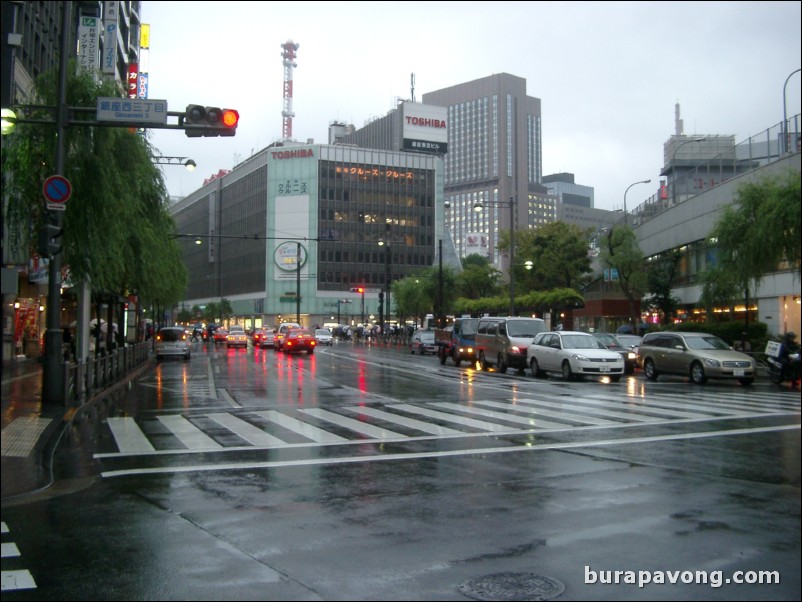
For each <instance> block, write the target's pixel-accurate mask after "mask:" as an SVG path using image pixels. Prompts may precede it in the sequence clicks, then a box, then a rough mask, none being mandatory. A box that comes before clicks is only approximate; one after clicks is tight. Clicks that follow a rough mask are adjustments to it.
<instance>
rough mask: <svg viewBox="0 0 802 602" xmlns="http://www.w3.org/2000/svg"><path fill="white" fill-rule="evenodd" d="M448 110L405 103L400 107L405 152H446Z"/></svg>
mask: <svg viewBox="0 0 802 602" xmlns="http://www.w3.org/2000/svg"><path fill="white" fill-rule="evenodd" d="M447 119H448V108H447V107H438V106H435V105H424V104H419V103H414V102H405V103H403V105H402V106H401V138H402V140H403V149H404V150H405V151H415V152H421V153H434V154H438V155H443V154H445V153H447V152H448V123H447Z"/></svg>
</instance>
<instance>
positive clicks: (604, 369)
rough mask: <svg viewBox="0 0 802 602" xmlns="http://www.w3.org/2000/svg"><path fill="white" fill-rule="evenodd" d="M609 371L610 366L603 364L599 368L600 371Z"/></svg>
mask: <svg viewBox="0 0 802 602" xmlns="http://www.w3.org/2000/svg"><path fill="white" fill-rule="evenodd" d="M609 371H610V366H602V367H601V368H599V372H609Z"/></svg>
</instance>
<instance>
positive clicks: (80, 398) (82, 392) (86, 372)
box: [64, 341, 153, 406]
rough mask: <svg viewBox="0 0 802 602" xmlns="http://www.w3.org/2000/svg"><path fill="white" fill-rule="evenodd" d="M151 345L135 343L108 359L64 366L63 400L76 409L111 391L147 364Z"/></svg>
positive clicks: (65, 364) (102, 356)
mask: <svg viewBox="0 0 802 602" xmlns="http://www.w3.org/2000/svg"><path fill="white" fill-rule="evenodd" d="M152 347H153V346H152V345H151V343H150V341H147V342H142V343H135V344H133V345H127V346H125V347H122V348H119V349H116V350H114V351H113V352H111V353H109V354H105V355H98V356H96V357H90V358H89V359H87V360H85V361H84V360H79V361H77V362H64V393H65V395H64V399H65V400H66V404H67V405H68V406H77V405H81V404H83V403H85V402H86V401H87V400H88V399H91V398H92V397H93V396H94V395H95V394H97V393H99V392H101V391H103V390H104V389H107V388H109V387H111V386H112V385H114V384H116V383H118V382H120V381H121V380H123V379H124V378H125V377H126V376H128V375H129V374H130V373H131V372H132V371H133V370H134V369H136V368H138V367H139V366H141V365H142V364H144V363H145V362H147V361H148V358H149V357H150V351H151V349H152Z"/></svg>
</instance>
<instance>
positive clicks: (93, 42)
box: [78, 17, 99, 71]
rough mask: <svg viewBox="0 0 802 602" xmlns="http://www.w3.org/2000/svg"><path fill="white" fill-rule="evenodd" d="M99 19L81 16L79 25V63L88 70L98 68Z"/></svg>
mask: <svg viewBox="0 0 802 602" xmlns="http://www.w3.org/2000/svg"><path fill="white" fill-rule="evenodd" d="M98 36H99V32H98V19H97V17H81V23H80V24H79V25H78V64H79V65H80V66H81V67H82V68H83V69H86V70H88V71H94V70H95V69H97V58H98Z"/></svg>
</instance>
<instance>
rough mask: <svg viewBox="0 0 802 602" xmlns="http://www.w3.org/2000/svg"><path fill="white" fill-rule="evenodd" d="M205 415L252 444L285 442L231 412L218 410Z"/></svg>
mask: <svg viewBox="0 0 802 602" xmlns="http://www.w3.org/2000/svg"><path fill="white" fill-rule="evenodd" d="M206 415H207V416H208V417H209V418H211V419H212V420H214V421H215V422H216V423H217V424H220V425H221V426H224V427H225V428H227V429H228V430H230V431H231V432H232V433H234V434H235V435H237V436H239V437H242V438H243V439H245V441H247V442H248V443H252V444H253V445H282V444H284V443H285V441H282V440H281V439H279V438H278V437H274V436H273V435H271V434H270V433H266V432H265V431H263V430H262V429H260V428H259V427H257V426H254V425H253V424H251V423H250V422H246V421H245V420H243V419H242V418H239V417H237V416H234V415H232V414H226V413H223V412H219V413H216V414H206Z"/></svg>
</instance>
